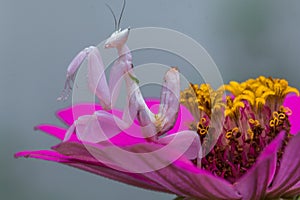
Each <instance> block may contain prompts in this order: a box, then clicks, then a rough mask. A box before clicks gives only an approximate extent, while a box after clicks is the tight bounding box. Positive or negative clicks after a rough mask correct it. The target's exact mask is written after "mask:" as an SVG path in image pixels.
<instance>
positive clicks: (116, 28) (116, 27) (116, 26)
mask: <svg viewBox="0 0 300 200" xmlns="http://www.w3.org/2000/svg"><path fill="white" fill-rule="evenodd" d="M105 5H106V7H108V9H109V10H110V12H111V14H112V15H113V17H114V21H115V30H118V26H119V25H117V19H116V15H115V13H114V11H113V10H112V9H111V7H110V6H109V5H108V4H107V3H106V4H105ZM119 21H120V20H119Z"/></svg>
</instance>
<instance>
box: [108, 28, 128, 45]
mask: <svg viewBox="0 0 300 200" xmlns="http://www.w3.org/2000/svg"><path fill="white" fill-rule="evenodd" d="M129 31H130V28H126V29H124V30H118V31H115V32H114V33H113V34H111V36H110V37H109V38H108V39H107V40H106V42H105V44H104V48H119V47H122V46H123V45H124V44H125V43H126V41H127V39H128V35H129Z"/></svg>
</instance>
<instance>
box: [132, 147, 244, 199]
mask: <svg viewBox="0 0 300 200" xmlns="http://www.w3.org/2000/svg"><path fill="white" fill-rule="evenodd" d="M137 148H138V149H139V151H141V150H143V149H144V150H150V149H151V146H147V145H143V146H139V147H137ZM170 153H172V152H170ZM153 160H155V161H156V162H165V161H164V160H162V159H161V158H160V157H155V158H153ZM153 160H147V159H145V160H143V162H145V164H147V165H148V166H153ZM143 175H144V176H145V177H147V178H149V179H151V180H153V181H155V182H156V183H157V184H160V185H162V186H163V187H164V188H166V189H168V190H169V191H171V192H173V193H175V194H177V195H179V196H184V197H194V198H195V199H207V200H210V199H241V196H239V194H238V193H237V191H236V190H235V189H234V188H233V186H232V185H231V184H230V183H228V182H227V181H225V180H224V179H221V178H219V177H216V176H213V175H212V174H211V173H210V172H208V171H205V170H202V169H199V168H196V167H195V166H194V165H193V164H192V163H191V162H190V161H189V160H187V159H185V158H184V157H181V158H180V159H178V160H177V161H175V162H173V163H172V164H170V165H168V166H166V167H164V168H162V169H159V170H153V171H150V172H147V173H144V174H143Z"/></svg>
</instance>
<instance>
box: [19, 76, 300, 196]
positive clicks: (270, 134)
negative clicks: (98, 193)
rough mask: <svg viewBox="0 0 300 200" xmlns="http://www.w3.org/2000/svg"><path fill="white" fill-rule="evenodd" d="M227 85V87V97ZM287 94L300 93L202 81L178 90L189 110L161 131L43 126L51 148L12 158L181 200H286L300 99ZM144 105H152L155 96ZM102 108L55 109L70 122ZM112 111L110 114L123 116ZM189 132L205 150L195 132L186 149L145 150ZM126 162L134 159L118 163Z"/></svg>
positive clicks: (294, 177)
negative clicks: (81, 133) (94, 135)
mask: <svg viewBox="0 0 300 200" xmlns="http://www.w3.org/2000/svg"><path fill="white" fill-rule="evenodd" d="M224 89H225V90H227V91H229V94H228V95H227V96H226V97H225V98H224V97H223V91H224ZM289 93H296V94H297V95H299V92H298V90H297V89H295V88H292V87H290V86H289V85H288V83H287V81H285V80H282V79H273V78H265V77H259V78H257V79H250V80H248V81H246V82H243V83H237V82H230V84H229V85H225V86H224V87H221V88H220V89H218V90H216V91H214V90H213V89H212V88H211V87H210V86H209V85H207V84H202V85H196V84H191V87H190V88H187V89H186V90H184V91H182V92H181V104H182V105H184V106H185V107H187V108H188V110H189V111H188V110H187V109H185V108H184V107H183V106H182V105H181V106H180V109H179V110H180V112H179V114H178V118H179V119H180V120H183V122H181V121H180V120H177V121H174V122H175V124H174V126H173V123H171V124H172V125H171V127H169V128H168V129H166V130H165V131H158V129H155V130H157V131H156V135H155V137H156V138H155V139H153V138H152V139H149V137H148V136H149V135H148V136H145V135H144V133H143V131H141V130H140V129H138V128H136V127H134V126H135V125H134V124H135V123H141V122H143V119H141V118H139V119H138V121H136V120H135V123H134V124H133V125H132V126H131V127H128V129H127V130H126V131H121V130H119V132H118V131H116V132H118V133H116V132H114V134H115V135H113V136H112V137H110V138H108V139H107V140H102V141H100V142H99V141H97V142H92V140H91V138H88V141H85V140H82V139H80V137H78V130H79V129H80V127H79V128H78V129H70V128H69V132H68V131H67V130H66V129H64V128H60V127H57V126H53V125H48V124H43V125H40V126H37V127H36V128H37V129H38V130H42V131H44V132H46V133H48V134H50V135H52V136H55V137H57V138H58V139H60V140H62V142H61V143H59V144H58V145H56V146H54V147H52V150H37V151H23V152H19V153H17V154H16V155H15V156H16V157H32V158H37V159H44V160H49V161H53V162H58V163H62V164H66V165H69V166H73V167H76V168H79V169H82V170H85V171H89V172H92V173H95V174H98V175H100V176H104V177H108V178H111V179H114V180H117V181H120V182H124V183H126V184H130V185H134V186H137V187H141V188H145V189H150V190H155V191H160V192H167V193H172V194H176V195H177V196H178V199H185V200H193V199H249V200H250V199H290V198H294V197H296V196H297V195H299V194H300V156H299V155H298V154H299V150H300V145H299V144H300V134H297V133H298V132H299V131H300V126H299V124H298V123H297V122H298V119H299V117H300V116H299V113H300V107H299V104H300V98H299V97H298V96H292V95H290V94H289ZM162 99H163V98H162ZM161 101H162V100H161ZM146 103H147V106H149V107H151V106H153V105H155V104H158V103H159V101H158V100H150V101H146ZM101 109H102V108H101V106H99V105H93V104H82V105H76V106H74V107H71V108H67V109H64V110H60V111H58V112H57V116H58V117H59V118H60V119H61V120H63V122H65V123H66V124H67V125H69V126H72V125H73V124H74V122H75V121H76V119H74V116H73V113H77V114H78V115H79V116H80V115H81V116H91V115H92V114H93V113H94V112H95V110H101ZM111 113H112V116H115V117H121V116H122V114H123V113H122V112H121V111H114V112H111ZM190 113H191V114H190ZM216 113H217V114H216ZM155 116H157V115H155ZM77 117H78V116H77ZM77 117H76V118H77ZM173 118H175V119H176V117H175V116H173ZM106 119H107V118H106ZM222 119H223V120H222ZM218 120H219V121H218ZM117 121H118V120H117ZM106 122H108V123H107V124H106V126H103V125H104V124H102V126H101V127H103V129H102V131H104V132H105V131H108V132H109V131H110V130H114V129H115V128H116V124H115V123H112V120H109V119H107V121H106ZM160 122H161V121H160ZM218 122H219V123H218ZM222 122H223V123H222ZM149 124H151V123H148V125H149ZM156 125H157V124H156ZM160 125H161V124H160ZM92 127H95V126H91V127H90V128H89V129H85V134H88V132H89V131H92V132H93V131H94V130H92V129H91V128H92ZM156 128H157V126H156ZM160 128H162V127H160ZM169 129H170V130H169ZM186 129H189V130H186ZM70 130H72V131H71V133H70ZM151 130H152V129H151ZM159 130H162V129H159ZM168 130H169V131H168ZM182 130H186V132H184V133H185V134H181V135H180V134H178V132H179V131H182ZM146 131H149V129H147V130H146ZM67 132H68V137H67V139H65V137H66V133H67ZM128 132H134V133H133V134H132V135H131V134H127V133H128ZM194 132H197V134H198V136H199V137H197V139H198V140H199V143H200V142H201V144H202V152H199V149H198V148H199V145H198V143H197V142H195V141H194V139H195V137H194V136H193V137H190V138H192V139H189V142H191V143H190V144H191V146H190V147H189V148H186V149H185V152H188V153H184V154H178V152H181V150H180V148H181V144H180V143H175V145H173V146H171V148H167V150H168V152H167V153H161V154H151V156H150V157H149V156H148V157H147V156H143V155H145V154H143V153H145V152H155V151H157V150H158V149H163V148H164V147H166V146H168V145H170V141H171V140H168V139H164V138H167V137H170V135H171V136H172V137H171V138H172V139H174V138H176V135H179V138H180V139H179V140H176V141H177V142H178V141H182V142H183V143H184V142H185V140H184V137H187V138H189V135H188V134H186V133H190V134H191V135H193V133H194ZM164 133H167V135H165V134H164ZM108 135H109V134H108ZM64 139H65V141H63V140H64ZM183 146H184V145H183ZM120 149H122V150H126V152H130V153H135V154H141V155H140V156H129V157H125V158H124V157H122V155H118V152H120V151H119V150H120ZM199 156H201V157H202V159H199ZM173 158H176V160H173ZM170 161H172V162H170ZM124 163H131V165H128V166H122V164H124ZM166 164H167V165H166ZM133 165H134V167H133ZM130 166H131V167H133V168H134V169H132V171H131V169H130ZM157 166H163V167H159V168H157ZM143 169H145V170H143ZM149 169H152V170H149ZM138 170H140V171H138ZM135 171H136V172H135ZM133 172H135V173H133Z"/></svg>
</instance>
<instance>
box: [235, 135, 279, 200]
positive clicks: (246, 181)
mask: <svg viewBox="0 0 300 200" xmlns="http://www.w3.org/2000/svg"><path fill="white" fill-rule="evenodd" d="M283 136H284V133H283V132H282V133H281V134H280V135H279V136H277V138H276V139H275V140H273V141H272V142H271V143H270V144H269V145H268V147H267V148H266V149H264V151H263V152H262V154H261V155H260V156H259V158H258V160H257V161H256V163H255V165H254V166H253V167H252V168H251V169H250V170H249V171H248V172H247V173H246V174H245V175H244V176H243V177H242V178H240V179H239V181H238V182H236V183H235V184H236V188H237V190H238V191H239V192H240V193H241V194H242V196H243V199H244V200H251V199H264V197H265V195H266V191H267V188H268V186H269V184H270V182H271V181H272V179H273V176H274V174H275V171H276V163H277V151H278V149H279V148H280V147H281V144H282V139H283Z"/></svg>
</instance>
